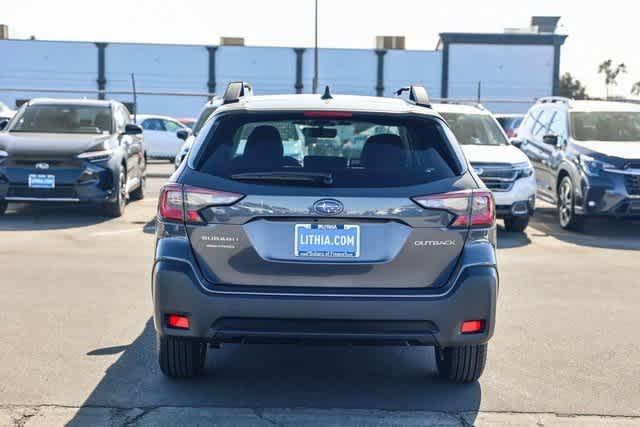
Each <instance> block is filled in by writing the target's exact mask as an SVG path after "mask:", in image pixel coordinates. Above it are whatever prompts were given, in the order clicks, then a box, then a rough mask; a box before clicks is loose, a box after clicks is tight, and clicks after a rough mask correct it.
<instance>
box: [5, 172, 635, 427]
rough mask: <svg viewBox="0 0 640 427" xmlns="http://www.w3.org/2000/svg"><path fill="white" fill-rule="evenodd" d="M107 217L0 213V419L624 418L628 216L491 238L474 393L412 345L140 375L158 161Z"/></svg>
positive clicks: (290, 352)
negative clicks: (492, 278)
mask: <svg viewBox="0 0 640 427" xmlns="http://www.w3.org/2000/svg"><path fill="white" fill-rule="evenodd" d="M150 168H151V172H152V178H150V179H149V181H148V185H147V195H146V198H145V199H144V200H142V201H139V202H133V203H130V204H129V206H128V207H127V212H126V214H125V215H124V216H123V217H122V218H118V219H109V218H106V217H103V216H101V214H100V213H99V212H98V211H96V210H95V209H92V208H90V207H89V208H87V207H78V206H54V207H51V206H44V207H42V206H36V207H26V206H23V205H11V207H10V209H9V211H8V212H7V214H6V215H5V216H4V217H0V260H1V262H0V295H1V297H0V325H1V327H2V333H1V335H0V425H27V426H30V425H64V424H67V423H68V424H69V425H125V424H127V423H128V424H131V425H156V424H163V425H165V424H167V425H184V424H198V423H200V424H209V423H217V424H218V425H352V424H353V425H380V426H382V425H427V424H441V425H469V424H479V425H495V424H511V425H541V424H546V425H586V424H590V425H601V424H611V425H640V341H639V340H638V338H637V337H638V332H637V329H638V324H639V323H640V310H639V307H640V306H639V303H638V301H640V279H639V277H640V262H639V256H640V222H616V221H612V220H597V221H592V222H591V223H590V224H589V230H588V231H587V232H586V233H583V234H576V233H571V232H567V231H564V230H562V229H560V227H559V226H558V225H557V221H556V219H555V216H554V211H553V209H551V208H550V207H548V206H543V207H542V208H541V209H539V210H538V212H537V213H536V217H535V219H534V220H533V222H532V224H531V226H530V228H528V229H527V231H526V233H507V232H504V230H500V231H499V235H498V239H499V250H498V256H499V262H500V279H501V288H500V297H499V306H498V315H497V327H496V332H495V337H494V339H493V340H492V341H491V343H490V346H489V356H488V363H487V369H486V371H485V374H484V376H483V377H482V378H481V380H480V381H479V382H478V383H475V384H470V385H451V384H447V383H445V382H442V381H440V380H439V379H438V378H437V376H436V371H435V362H434V358H433V351H432V350H431V349H429V348H415V347H389V348H379V347H333V346H331V347H322V346H295V345H280V346H277V345H246V346H240V345H228V346H224V347H223V348H222V349H220V350H211V351H210V352H209V356H208V359H207V367H206V375H205V376H204V377H202V378H198V379H194V380H184V381H175V380H169V379H167V378H165V377H163V376H162V375H161V373H160V371H159V369H158V367H157V363H156V355H155V337H154V332H153V324H152V321H151V313H152V302H151V296H150V273H151V267H152V257H153V230H154V224H153V218H154V215H155V208H156V198H157V194H158V191H159V188H160V186H161V185H162V184H163V182H165V181H166V179H167V177H168V176H169V174H170V173H171V172H172V169H173V167H172V166H171V165H168V164H153V165H151V166H150Z"/></svg>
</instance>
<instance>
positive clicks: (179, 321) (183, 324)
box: [167, 314, 191, 329]
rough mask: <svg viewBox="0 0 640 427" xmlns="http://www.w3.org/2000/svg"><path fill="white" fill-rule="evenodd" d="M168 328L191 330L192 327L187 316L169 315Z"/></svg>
mask: <svg viewBox="0 0 640 427" xmlns="http://www.w3.org/2000/svg"><path fill="white" fill-rule="evenodd" d="M167 327H169V328H173V329H189V328H190V327H191V322H189V318H188V317H187V316H182V315H180V314H169V315H167Z"/></svg>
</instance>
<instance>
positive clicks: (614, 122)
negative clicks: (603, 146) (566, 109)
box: [570, 111, 640, 143]
mask: <svg viewBox="0 0 640 427" xmlns="http://www.w3.org/2000/svg"><path fill="white" fill-rule="evenodd" d="M570 121H571V132H572V135H573V137H574V138H575V139H577V140H579V141H590V140H596V141H629V142H630V141H635V142H638V143H640V112H633V111H592V112H572V113H571V115H570Z"/></svg>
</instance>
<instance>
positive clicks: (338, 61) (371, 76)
mask: <svg viewBox="0 0 640 427" xmlns="http://www.w3.org/2000/svg"><path fill="white" fill-rule="evenodd" d="M377 64H378V59H377V56H376V53H375V51H373V50H360V49H358V50H357V49H319V50H318V92H320V93H322V91H323V90H324V87H325V86H326V85H329V86H330V87H331V91H332V92H334V93H344V94H350V95H372V96H375V94H376V77H377V67H378V65H377ZM302 81H303V84H304V89H303V92H305V93H311V91H312V88H313V49H307V50H306V51H305V53H304V59H303V69H302Z"/></svg>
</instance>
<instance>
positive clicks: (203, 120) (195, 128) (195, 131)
mask: <svg viewBox="0 0 640 427" xmlns="http://www.w3.org/2000/svg"><path fill="white" fill-rule="evenodd" d="M216 108H218V107H217V106H215V107H214V106H211V107H207V108H205V109H204V110H202V113H200V115H199V116H198V120H197V121H196V124H195V125H193V134H194V135H197V134H198V133H199V132H200V129H202V126H204V124H205V123H206V122H207V119H208V118H209V116H211V114H212V113H213V112H214V111H216Z"/></svg>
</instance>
